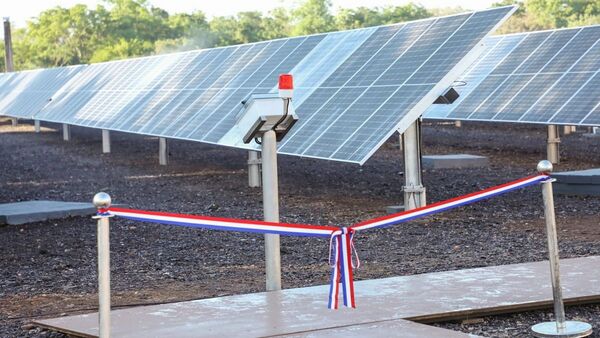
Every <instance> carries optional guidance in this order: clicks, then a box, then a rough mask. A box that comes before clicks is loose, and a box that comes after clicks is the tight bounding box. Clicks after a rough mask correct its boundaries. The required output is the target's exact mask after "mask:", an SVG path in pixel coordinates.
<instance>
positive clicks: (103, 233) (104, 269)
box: [94, 192, 111, 338]
mask: <svg viewBox="0 0 600 338" xmlns="http://www.w3.org/2000/svg"><path fill="white" fill-rule="evenodd" d="M110 203H111V199H110V196H109V195H108V194H107V193H103V192H100V193H97V194H96V195H95V196H94V205H95V206H96V208H98V215H97V216H94V218H96V219H97V220H98V235H97V236H98V237H97V240H98V330H99V332H98V333H99V334H98V337H99V338H109V337H110V238H109V235H110V232H109V229H110V224H109V218H110V215H107V214H105V213H103V212H102V209H107V208H109V207H110Z"/></svg>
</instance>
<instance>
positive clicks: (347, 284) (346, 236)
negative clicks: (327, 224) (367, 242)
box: [327, 227, 360, 309]
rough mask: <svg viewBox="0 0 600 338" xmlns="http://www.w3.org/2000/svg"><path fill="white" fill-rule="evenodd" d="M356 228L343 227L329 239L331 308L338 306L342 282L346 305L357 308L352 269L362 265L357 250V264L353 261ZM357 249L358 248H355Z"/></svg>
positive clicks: (329, 306)
mask: <svg viewBox="0 0 600 338" xmlns="http://www.w3.org/2000/svg"><path fill="white" fill-rule="evenodd" d="M353 236H354V230H353V229H352V228H345V227H344V228H341V229H340V230H337V231H334V232H333V233H332V234H331V238H330V240H329V264H330V265H331V281H330V284H329V305H328V306H327V307H328V308H330V309H337V308H338V294H339V288H340V284H342V295H343V299H344V306H346V307H351V308H355V307H356V303H355V301H354V281H353V275H352V269H353V268H358V267H359V266H360V261H359V260H358V255H356V252H355V253H354V254H355V255H356V262H357V264H356V266H355V265H354V263H353V262H352V252H353V249H354V242H353V241H352V238H353ZM354 251H356V250H354ZM332 258H333V259H332Z"/></svg>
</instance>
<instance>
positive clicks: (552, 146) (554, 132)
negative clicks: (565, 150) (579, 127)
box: [547, 125, 560, 164]
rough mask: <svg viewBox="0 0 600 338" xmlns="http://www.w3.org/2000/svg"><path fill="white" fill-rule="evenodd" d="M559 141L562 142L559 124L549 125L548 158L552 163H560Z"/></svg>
mask: <svg viewBox="0 0 600 338" xmlns="http://www.w3.org/2000/svg"><path fill="white" fill-rule="evenodd" d="M559 143H560V138H559V137H558V126H555V125H549V126H548V146H547V156H548V160H549V161H550V162H552V164H558V163H559V162H560V154H559V151H558V144H559Z"/></svg>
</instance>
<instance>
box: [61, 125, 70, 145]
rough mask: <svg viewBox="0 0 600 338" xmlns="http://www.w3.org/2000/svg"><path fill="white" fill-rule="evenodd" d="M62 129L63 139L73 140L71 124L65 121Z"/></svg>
mask: <svg viewBox="0 0 600 338" xmlns="http://www.w3.org/2000/svg"><path fill="white" fill-rule="evenodd" d="M62 130H63V140H65V141H71V126H70V125H68V124H66V123H63V125H62Z"/></svg>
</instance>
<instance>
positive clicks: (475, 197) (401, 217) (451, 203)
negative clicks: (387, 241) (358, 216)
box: [351, 174, 550, 231]
mask: <svg viewBox="0 0 600 338" xmlns="http://www.w3.org/2000/svg"><path fill="white" fill-rule="evenodd" d="M548 178H550V176H548V175H545V174H541V175H535V176H529V177H525V178H522V179H519V180H516V181H512V182H509V183H506V184H501V185H497V186H495V187H492V188H488V189H485V190H481V191H478V192H474V193H471V194H467V195H463V196H460V197H456V198H451V199H448V200H445V201H441V202H437V203H433V204H430V205H427V206H424V207H421V208H417V209H413V210H408V211H403V212H399V213H395V214H391V215H387V216H383V217H379V218H375V219H371V220H368V221H364V222H361V223H357V224H355V225H353V226H352V227H351V228H352V229H353V230H355V231H363V230H367V229H372V228H385V227H389V226H391V225H395V224H399V223H404V222H407V221H411V220H413V219H417V218H421V217H425V216H429V215H433V214H437V213H439V212H442V211H446V210H450V209H455V208H458V207H462V206H465V205H468V204H472V203H475V202H479V201H481V200H484V199H488V198H492V197H495V196H499V195H503V194H506V193H508V192H511V191H513V190H516V189H521V188H524V187H527V186H530V185H534V184H538V183H540V182H543V181H545V180H547V179H548Z"/></svg>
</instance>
